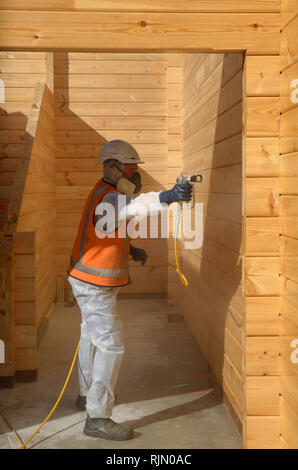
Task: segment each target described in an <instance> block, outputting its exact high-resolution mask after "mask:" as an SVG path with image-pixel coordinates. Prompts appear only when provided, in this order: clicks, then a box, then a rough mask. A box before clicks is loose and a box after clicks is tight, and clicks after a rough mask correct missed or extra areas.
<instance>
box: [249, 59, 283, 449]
mask: <svg viewBox="0 0 298 470" xmlns="http://www.w3.org/2000/svg"><path fill="white" fill-rule="evenodd" d="M244 82H245V83H244V95H245V96H244V99H245V102H246V110H245V116H244V119H245V122H246V125H245V128H244V130H243V132H244V136H245V137H246V140H245V142H246V146H245V166H244V176H245V181H244V184H245V186H246V190H245V211H244V215H245V230H244V244H245V252H246V265H245V283H246V285H245V289H246V357H245V369H246V384H245V405H246V427H245V434H244V444H245V446H246V447H248V448H279V433H280V423H279V392H280V386H279V354H280V345H279V285H278V277H279V276H278V272H279V268H278V251H279V228H278V221H279V219H278V215H279V201H278V199H279V198H278V194H279V155H278V153H279V150H278V149H279V139H278V137H279V56H278V55H262V56H253V55H252V56H247V57H246V66H245V77H244Z"/></svg>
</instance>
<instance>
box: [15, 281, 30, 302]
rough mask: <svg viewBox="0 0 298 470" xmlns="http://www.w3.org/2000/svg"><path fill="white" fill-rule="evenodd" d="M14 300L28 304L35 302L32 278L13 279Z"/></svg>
mask: <svg viewBox="0 0 298 470" xmlns="http://www.w3.org/2000/svg"><path fill="white" fill-rule="evenodd" d="M15 300H16V302H23V301H26V302H30V301H32V300H35V281H34V278H28V279H22V278H19V279H15Z"/></svg>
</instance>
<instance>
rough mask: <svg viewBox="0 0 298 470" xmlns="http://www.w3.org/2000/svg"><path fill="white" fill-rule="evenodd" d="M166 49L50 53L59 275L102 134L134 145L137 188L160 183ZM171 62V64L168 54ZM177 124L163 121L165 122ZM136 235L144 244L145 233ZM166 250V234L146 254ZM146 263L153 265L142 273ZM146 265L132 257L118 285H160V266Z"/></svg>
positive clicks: (94, 177) (163, 279) (95, 172)
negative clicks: (126, 281) (126, 278)
mask: <svg viewBox="0 0 298 470" xmlns="http://www.w3.org/2000/svg"><path fill="white" fill-rule="evenodd" d="M167 57H168V56H167V54H165V53H160V54H150V53H148V54H144V53H127V54H121V53H116V54H109V53H106V54H105V53H90V52H89V53H69V54H67V53H59V54H58V53H57V54H55V63H54V70H55V98H56V119H55V126H56V131H55V136H56V156H57V160H56V208H57V219H56V223H57V246H58V247H59V252H57V253H56V261H57V270H58V275H59V276H62V278H63V277H64V279H65V278H66V273H67V267H68V262H69V256H70V253H71V249H72V243H71V242H73V241H74V237H75V235H76V230H77V227H78V225H79V221H80V218H81V214H82V210H83V206H84V203H85V200H86V198H87V197H88V194H89V192H90V190H91V189H92V187H93V186H94V185H95V184H96V182H97V181H98V179H99V178H100V176H101V170H102V168H101V167H100V166H99V165H98V162H97V160H98V155H99V153H100V150H101V148H102V146H103V145H104V143H105V142H106V141H108V140H112V139H123V140H126V141H128V142H130V143H131V144H132V145H134V146H135V147H136V149H137V150H138V152H139V153H140V156H141V158H142V159H143V160H144V161H145V164H144V165H142V166H140V171H141V174H142V184H143V189H142V190H143V191H145V192H148V191H152V190H157V191H160V190H162V189H163V188H166V187H167V183H168V181H167V165H168V163H167V162H168V159H167V132H168V118H167V114H168V109H167V80H168V78H167V77H168V60H167ZM172 64H173V65H172V66H171V68H172V69H174V70H175V71H176V72H177V64H175V61H174V60H172ZM171 74H172V75H173V72H171ZM172 109H173V115H172V116H170V117H173V118H175V119H176V118H177V105H176V102H175V103H173V105H172ZM177 125H178V123H177V122H172V123H171V126H172V127H173V129H174V127H175V126H177ZM173 158H174V157H173ZM65 238H66V239H67V241H68V243H67V244H64V243H63V241H64V240H65ZM132 243H136V242H134V241H133V242H132ZM140 243H141V244H140V246H144V244H145V243H146V241H145V240H141V241H140ZM166 252H167V242H166V240H160V241H159V246H158V244H156V246H154V247H152V251H151V250H150V254H152V255H153V256H154V255H156V256H160V254H161V253H164V256H163V257H166ZM157 253H159V255H158V254H157ZM148 266H149V264H148ZM148 269H149V270H150V269H151V270H153V272H152V275H150V276H149V275H148V272H147V271H148ZM148 269H147V268H146V269H145V268H144V269H139V267H138V266H137V265H136V263H133V262H132V263H131V279H132V284H131V285H129V286H128V287H125V288H124V292H141V291H142V287H141V285H142V283H143V286H144V292H145V291H146V292H150V290H151V291H155V290H156V291H157V292H160V291H163V292H165V291H166V285H167V269H164V266H163V265H161V264H160V263H159V262H158V261H154V262H153V264H152V266H151V267H150V268H148ZM149 278H150V280H149ZM145 280H146V282H145ZM157 280H158V282H159V284H158V282H157Z"/></svg>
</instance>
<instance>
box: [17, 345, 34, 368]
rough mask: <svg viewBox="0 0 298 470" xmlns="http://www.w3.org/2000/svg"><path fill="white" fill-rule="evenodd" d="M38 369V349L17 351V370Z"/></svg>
mask: <svg viewBox="0 0 298 470" xmlns="http://www.w3.org/2000/svg"><path fill="white" fill-rule="evenodd" d="M36 368H37V350H36V348H21V349H16V370H35V369H36Z"/></svg>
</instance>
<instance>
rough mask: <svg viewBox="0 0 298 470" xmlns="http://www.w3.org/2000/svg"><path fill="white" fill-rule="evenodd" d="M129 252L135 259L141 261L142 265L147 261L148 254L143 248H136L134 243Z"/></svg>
mask: <svg viewBox="0 0 298 470" xmlns="http://www.w3.org/2000/svg"><path fill="white" fill-rule="evenodd" d="M129 254H130V255H131V256H132V259H133V260H134V261H141V265H142V266H143V265H144V264H145V263H146V261H147V258H148V255H147V253H146V251H145V250H143V248H136V247H135V246H132V245H130V247H129Z"/></svg>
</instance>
